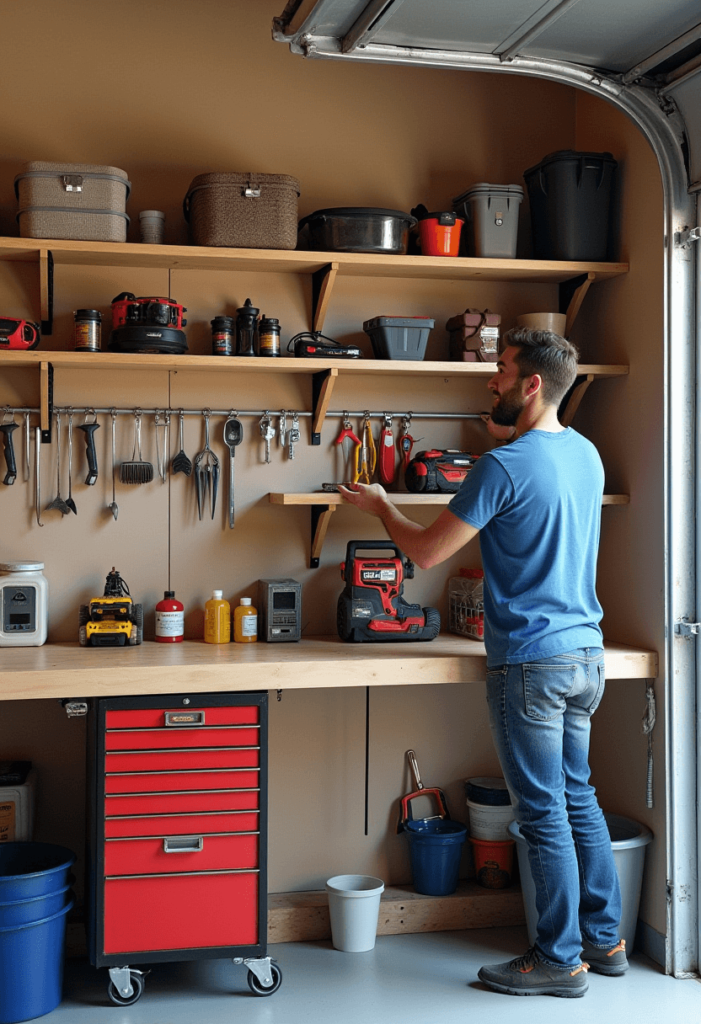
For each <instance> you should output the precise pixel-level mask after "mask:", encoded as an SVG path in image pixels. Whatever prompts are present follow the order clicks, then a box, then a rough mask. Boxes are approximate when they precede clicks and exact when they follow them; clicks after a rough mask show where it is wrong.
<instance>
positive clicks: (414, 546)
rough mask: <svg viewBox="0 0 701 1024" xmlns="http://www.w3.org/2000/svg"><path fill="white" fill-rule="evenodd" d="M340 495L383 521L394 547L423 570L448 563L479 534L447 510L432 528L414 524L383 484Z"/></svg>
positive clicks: (345, 489) (356, 486)
mask: <svg viewBox="0 0 701 1024" xmlns="http://www.w3.org/2000/svg"><path fill="white" fill-rule="evenodd" d="M339 491H340V492H341V494H342V495H343V497H344V498H345V499H346V501H348V502H349V503H350V504H351V505H355V507H356V508H359V509H360V510H361V512H368V513H369V514H370V515H372V516H376V517H377V518H378V519H380V520H381V521H382V524H383V526H384V527H385V529H386V530H387V533H388V534H389V535H390V537H391V538H392V540H393V541H394V543H395V544H396V545H397V546H398V547H399V548H401V550H402V551H403V552H404V554H405V555H407V556H408V557H409V558H410V559H411V560H412V562H415V563H416V564H417V565H418V566H419V568H420V569H431V568H432V567H433V566H434V565H439V564H440V563H441V562H444V561H445V560H446V558H450V556H451V555H454V554H455V552H456V551H459V550H460V548H462V547H464V546H465V545H466V544H467V543H468V541H471V540H472V538H473V537H476V536H477V534H478V533H479V530H478V529H477V527H476V526H470V525H469V524H468V523H465V522H463V521H462V519H458V517H457V516H455V515H453V513H452V512H451V511H450V510H449V509H447V508H446V509H444V510H443V511H442V512H441V514H440V515H439V517H438V519H436V521H435V522H434V523H432V524H431V525H430V526H419V524H418V523H412V521H411V520H410V519H407V517H406V516H404V515H402V513H401V512H400V511H399V510H398V509H397V507H396V506H395V505H393V504H392V502H391V501H390V500H389V498H388V497H387V493H386V491H385V489H384V487H381V486H380V484H354V485H353V489H352V490H351V489H350V488H348V487H339Z"/></svg>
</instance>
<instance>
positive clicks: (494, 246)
mask: <svg viewBox="0 0 701 1024" xmlns="http://www.w3.org/2000/svg"><path fill="white" fill-rule="evenodd" d="M522 202H523V189H522V188H521V186H520V185H490V184H489V182H486V181H480V182H478V183H477V184H476V185H472V186H471V187H470V188H468V190H467V191H466V192H463V193H461V194H460V195H459V196H456V197H455V199H453V209H454V210H455V212H456V213H457V214H458V215H459V216H460V217H464V219H465V230H464V231H463V237H464V238H465V239H466V243H465V244H466V247H467V250H468V253H469V255H471V256H480V257H485V258H494V257H497V258H499V259H511V260H513V259H516V244H517V242H518V211H519V208H520V206H521V203H522Z"/></svg>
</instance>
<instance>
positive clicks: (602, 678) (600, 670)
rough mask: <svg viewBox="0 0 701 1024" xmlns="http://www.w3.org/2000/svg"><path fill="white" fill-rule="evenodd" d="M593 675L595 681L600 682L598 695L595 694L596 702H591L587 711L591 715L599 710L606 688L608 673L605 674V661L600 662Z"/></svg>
mask: <svg viewBox="0 0 701 1024" xmlns="http://www.w3.org/2000/svg"><path fill="white" fill-rule="evenodd" d="M592 675H593V676H594V679H595V680H597V679H598V682H597V683H596V693H595V694H594V700H593V701H592V702H591V704H590V705H589V707H588V708H587V710H588V711H589V714H590V715H593V714H594V712H595V711H596V709H597V708H598V706H599V704H601V698H602V697H603V695H604V687H605V685H606V673H605V670H604V663H603V661H600V662H599V664H598V665H597V666H596V669H595V671H594V672H592Z"/></svg>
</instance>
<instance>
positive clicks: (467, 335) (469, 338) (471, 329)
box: [445, 309, 501, 363]
mask: <svg viewBox="0 0 701 1024" xmlns="http://www.w3.org/2000/svg"><path fill="white" fill-rule="evenodd" d="M500 324H501V314H500V313H492V312H491V310H489V309H485V310H479V309H466V310H465V312H464V313H459V314H458V315H457V316H451V318H450V320H448V322H447V323H446V325H445V329H446V331H448V333H449V334H450V358H451V359H452V360H453V361H457V362H466V363H478V362H481V363H496V361H497V357H498V353H499V326H500Z"/></svg>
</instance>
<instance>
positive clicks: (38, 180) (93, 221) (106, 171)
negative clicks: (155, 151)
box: [15, 160, 131, 242]
mask: <svg viewBox="0 0 701 1024" xmlns="http://www.w3.org/2000/svg"><path fill="white" fill-rule="evenodd" d="M130 189H131V184H130V182H129V180H128V178H127V175H126V172H125V171H122V170H121V169H120V168H119V167H109V166H106V165H101V164H65V163H51V162H47V161H43V160H35V161H33V162H32V163H29V164H27V165H26V167H25V168H24V170H23V171H22V173H21V174H18V175H17V177H16V178H15V195H16V196H17V199H18V202H19V211H18V213H17V221H18V222H19V233H20V236H21V237H22V238H67V239H68V238H70V239H75V240H81V241H86V242H124V241H126V237H127V227H128V225H129V218H128V217H127V215H126V212H125V208H126V203H127V198H128V196H129V192H130Z"/></svg>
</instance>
